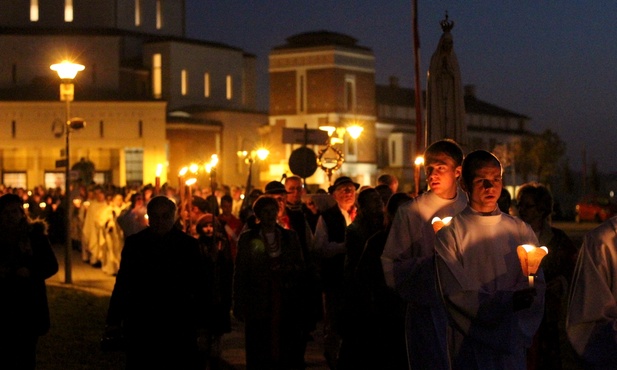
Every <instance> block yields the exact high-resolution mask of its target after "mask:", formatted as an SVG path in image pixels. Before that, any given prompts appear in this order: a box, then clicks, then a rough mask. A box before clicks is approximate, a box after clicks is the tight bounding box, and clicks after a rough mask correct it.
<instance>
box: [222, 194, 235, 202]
mask: <svg viewBox="0 0 617 370" xmlns="http://www.w3.org/2000/svg"><path fill="white" fill-rule="evenodd" d="M223 202H228V203H233V202H234V199H233V198H232V197H231V195H229V194H225V195H223V196H222V197H221V203H223Z"/></svg>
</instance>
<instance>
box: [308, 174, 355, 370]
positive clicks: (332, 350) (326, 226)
mask: <svg viewBox="0 0 617 370" xmlns="http://www.w3.org/2000/svg"><path fill="white" fill-rule="evenodd" d="M359 187H360V184H358V183H355V182H353V180H351V179H350V178H349V177H347V176H341V177H339V178H337V179H336V180H335V181H334V184H333V185H332V186H330V187H329V188H328V192H329V193H330V194H331V195H332V197H333V198H334V200H335V201H336V205H334V206H333V207H331V208H329V209H327V210H325V211H324V212H322V214H321V216H320V217H319V220H318V221H317V228H316V230H315V251H316V254H317V255H318V256H319V257H321V281H322V284H323V292H324V299H325V305H324V307H325V316H324V352H325V353H324V356H325V357H326V360H327V361H328V365H329V366H330V368H331V369H333V368H336V362H337V359H338V352H339V349H340V346H341V337H340V335H339V333H338V328H337V325H338V324H337V316H339V315H340V312H341V310H342V296H343V291H344V290H343V280H344V279H343V275H344V274H343V269H344V265H345V252H346V249H345V229H346V228H347V226H349V225H350V224H351V223H352V221H353V220H354V218H355V216H356V206H355V202H356V190H358V188H359Z"/></svg>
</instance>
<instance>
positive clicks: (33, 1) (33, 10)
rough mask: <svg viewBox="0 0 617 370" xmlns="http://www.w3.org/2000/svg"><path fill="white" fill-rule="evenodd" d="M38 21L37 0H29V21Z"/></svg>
mask: <svg viewBox="0 0 617 370" xmlns="http://www.w3.org/2000/svg"><path fill="white" fill-rule="evenodd" d="M38 21H39V0H30V22H38Z"/></svg>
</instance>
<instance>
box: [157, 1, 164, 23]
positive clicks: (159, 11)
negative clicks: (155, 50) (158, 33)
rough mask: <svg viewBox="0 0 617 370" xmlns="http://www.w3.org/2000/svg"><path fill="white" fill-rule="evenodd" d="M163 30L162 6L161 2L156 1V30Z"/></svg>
mask: <svg viewBox="0 0 617 370" xmlns="http://www.w3.org/2000/svg"><path fill="white" fill-rule="evenodd" d="M161 28H163V4H162V0H156V29H157V30H160V29H161Z"/></svg>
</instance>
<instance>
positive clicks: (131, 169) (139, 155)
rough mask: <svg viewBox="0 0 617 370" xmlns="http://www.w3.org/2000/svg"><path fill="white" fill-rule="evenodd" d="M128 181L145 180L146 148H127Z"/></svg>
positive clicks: (130, 182) (138, 182) (138, 181)
mask: <svg viewBox="0 0 617 370" xmlns="http://www.w3.org/2000/svg"><path fill="white" fill-rule="evenodd" d="M124 155H125V160H126V183H127V185H128V184H140V185H141V184H142V183H143V180H144V150H143V149H142V148H126V149H125V150H124Z"/></svg>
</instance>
